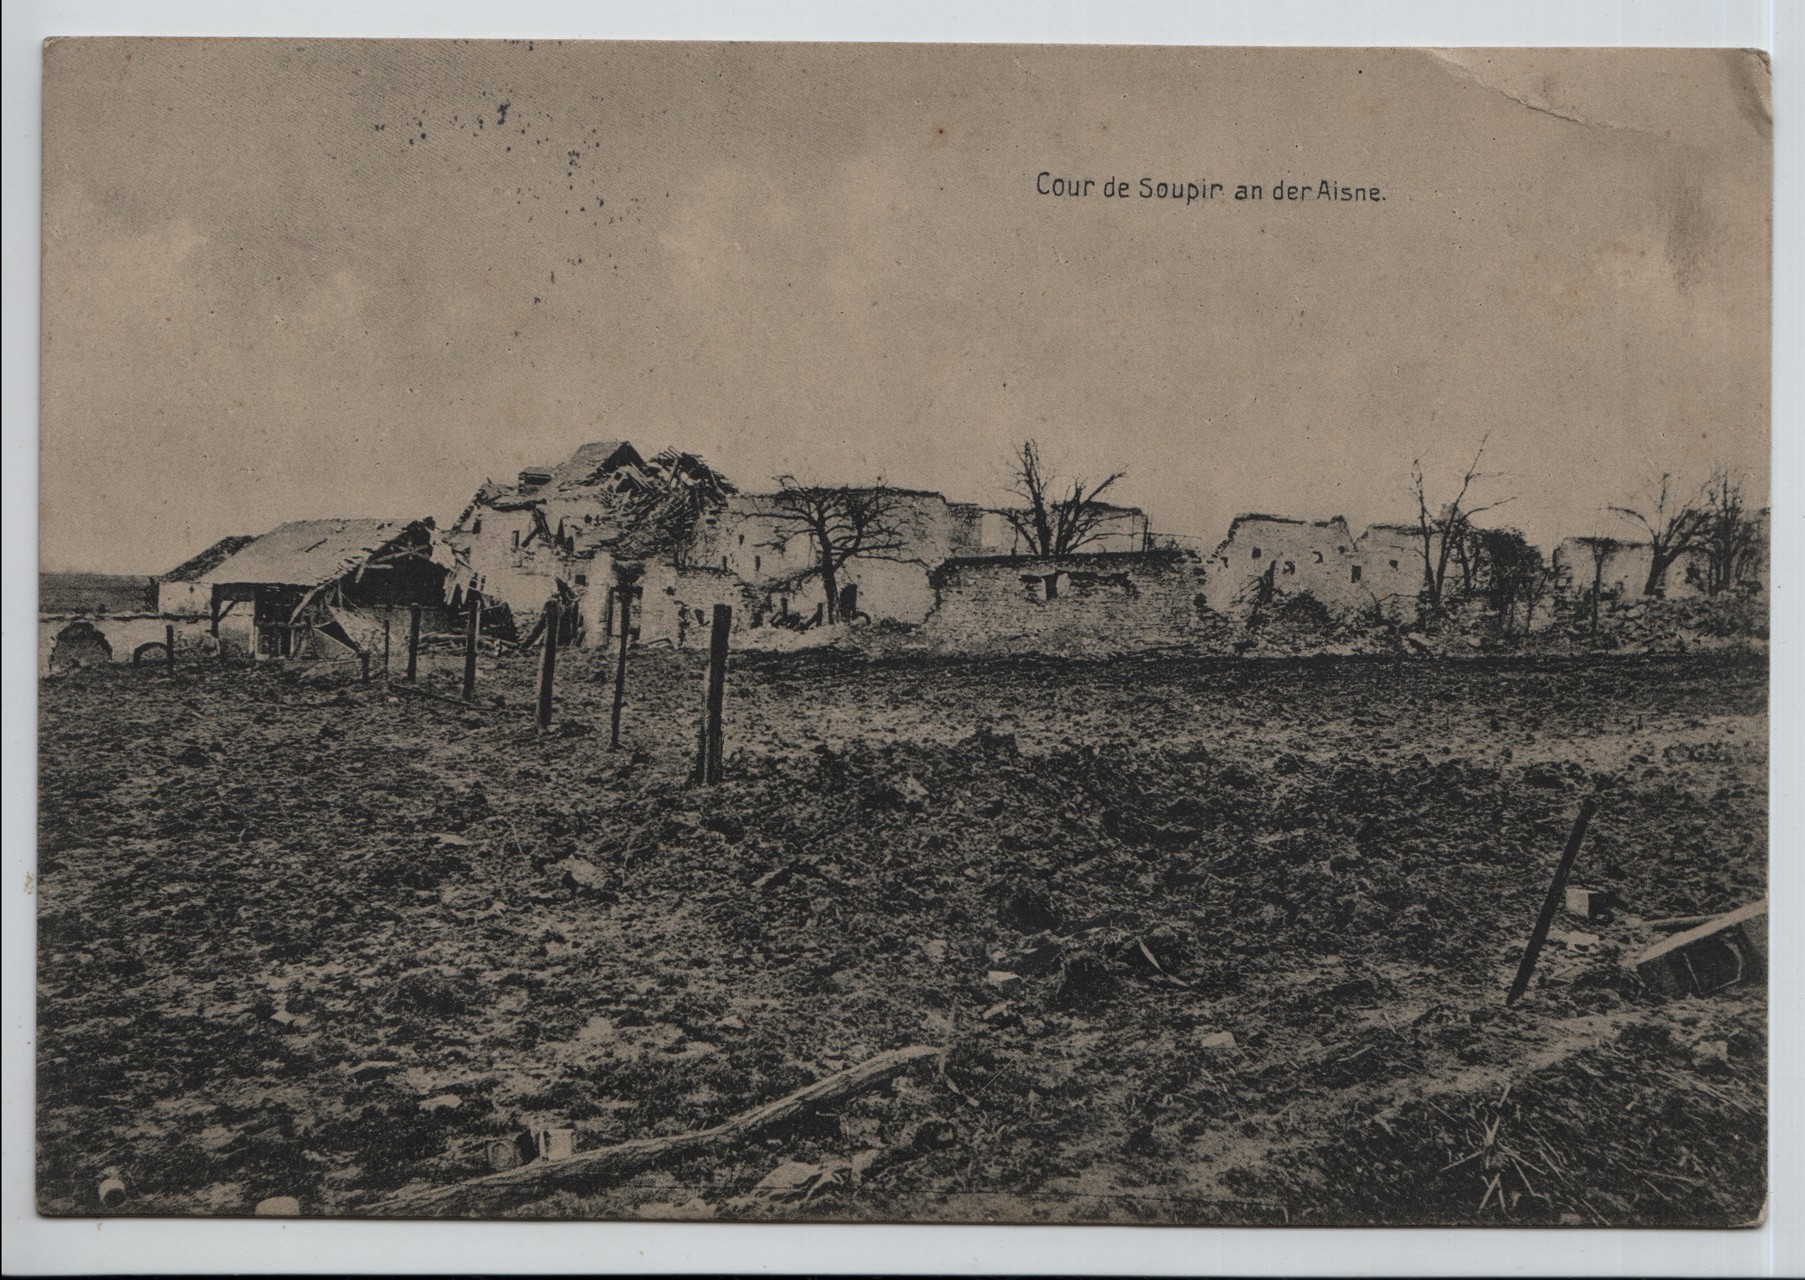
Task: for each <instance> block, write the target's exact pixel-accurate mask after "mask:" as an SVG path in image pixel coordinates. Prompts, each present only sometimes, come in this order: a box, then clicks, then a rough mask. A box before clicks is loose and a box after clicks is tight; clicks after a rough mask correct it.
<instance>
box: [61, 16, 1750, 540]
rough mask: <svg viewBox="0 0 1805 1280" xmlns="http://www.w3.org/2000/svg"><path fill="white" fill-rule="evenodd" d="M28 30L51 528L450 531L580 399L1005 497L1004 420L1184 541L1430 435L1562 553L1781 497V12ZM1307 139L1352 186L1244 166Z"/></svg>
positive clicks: (1409, 503)
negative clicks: (1548, 18)
mask: <svg viewBox="0 0 1805 1280" xmlns="http://www.w3.org/2000/svg"><path fill="white" fill-rule="evenodd" d="M45 71H46V79H45V106H44V111H45V150H44V209H43V215H44V277H43V279H44V284H43V288H44V302H43V332H44V348H43V402H42V411H41V445H40V460H41V495H40V530H41V559H42V563H43V565H44V567H46V568H51V569H88V570H97V571H110V572H121V573H157V572H161V571H164V570H166V569H168V568H170V567H172V566H174V565H175V564H177V563H178V562H180V561H181V560H183V559H186V558H187V557H188V556H190V555H192V554H194V553H195V552H196V551H198V550H199V549H201V548H202V547H205V546H207V545H209V544H210V543H212V542H213V541H215V540H216V539H218V538H220V537H222V536H225V535H227V534H233V533H255V532H260V531H262V530H264V529H267V528H270V527H272V526H273V525H275V524H277V523H280V522H281V521H284V520H290V519H302V518H313V517H324V516H365V515H374V516H396V517H414V516H420V515H431V516H433V517H435V518H437V519H438V520H439V521H440V522H441V523H445V522H449V521H450V520H451V519H452V518H454V517H455V516H456V515H457V514H458V512H459V511H460V510H461V509H462V507H463V506H464V504H465V503H466V502H467V501H468V499H469V497H470V495H471V493H472V492H473V491H474V490H475V489H476V487H477V486H478V485H479V484H480V483H481V482H482V481H483V480H484V479H485V478H486V477H495V478H497V479H509V478H511V477H512V476H513V475H514V473H515V472H517V471H518V470H519V469H520V468H521V467H522V466H524V465H528V464H533V463H543V462H553V461H556V460H558V459H561V458H563V457H565V456H567V455H568V454H570V453H571V452H572V451H573V450H574V449H575V448H576V447H577V445H579V444H581V443H583V442H584V441H586V440H594V439H604V438H607V439H613V438H625V439H629V440H631V441H633V443H634V444H635V445H637V446H639V447H640V448H641V450H642V452H646V453H650V452H652V451H655V450H657V449H659V448H662V447H665V446H667V445H676V446H679V447H683V448H686V449H690V450H693V451H696V452H699V453H701V454H703V455H704V456H705V457H707V458H708V459H709V460H710V461H711V462H712V463H714V464H715V465H716V466H717V467H719V468H721V469H722V470H723V471H725V472H726V473H727V474H728V475H729V476H731V477H732V478H734V479H735V480H736V481H737V482H738V483H739V484H740V485H741V486H742V487H744V488H759V487H763V486H765V485H768V484H769V483H771V481H772V478H773V477H775V476H778V475H782V474H794V475H797V476H799V477H802V478H804V479H808V480H818V481H824V482H839V481H844V482H857V483H866V482H870V481H872V480H875V479H878V478H882V479H885V480H887V481H890V482H892V483H896V484H899V485H905V486H908V487H916V488H930V489H938V490H940V491H942V492H944V493H946V494H947V495H948V496H949V497H950V498H954V499H957V500H967V501H978V502H984V503H992V502H1001V501H1003V500H1004V498H1005V494H1004V489H1005V488H1006V486H1007V484H1008V480H1009V476H1008V467H1007V462H1008V458H1009V455H1010V453H1011V450H1012V447H1013V446H1014V445H1015V444H1017V443H1019V442H1020V441H1021V440H1024V439H1027V438H1034V439H1036V440H1038V441H1039V442H1040V444H1041V445H1042V447H1043V450H1044V451H1045V453H1046V454H1048V455H1049V456H1050V457H1051V458H1053V459H1055V460H1057V461H1058V462H1059V463H1060V464H1061V465H1062V469H1063V470H1064V471H1066V472H1067V473H1068V474H1073V475H1080V476H1085V477H1091V478H1094V477H1096V476H1098V475H1101V474H1104V473H1107V472H1112V471H1117V470H1123V471H1125V472H1126V473H1127V474H1126V476H1125V478H1124V479H1123V480H1122V481H1120V482H1119V483H1118V485H1117V486H1116V488H1115V489H1114V490H1112V496H1113V497H1114V498H1116V500H1118V501H1122V502H1129V503H1134V504H1136V505H1139V506H1142V507H1144V508H1146V509H1147V510H1148V511H1149V513H1150V514H1151V515H1152V517H1153V520H1154V523H1155V526H1156V528H1158V529H1160V530H1161V531H1165V532H1170V533H1174V534H1178V535H1183V536H1187V537H1190V538H1193V539H1195V540H1197V541H1198V542H1199V543H1201V544H1202V545H1203V546H1204V548H1205V549H1206V550H1207V548H1208V546H1210V545H1213V544H1214V542H1215V541H1216V540H1217V539H1219V538H1220V537H1221V536H1222V534H1223V532H1224V531H1225V529H1226V526H1227V524H1228V522H1229V520H1230V519H1231V518H1232V517H1233V516H1234V515H1235V514H1237V513H1238V512H1241V511H1250V510H1258V511H1271V512H1279V513H1284V514H1292V515H1297V516H1305V517H1312V518H1323V517H1326V516H1329V515H1335V514H1343V515H1346V516H1347V517H1348V518H1349V519H1350V521H1352V522H1353V523H1354V524H1355V525H1356V527H1358V526H1360V525H1362V524H1364V523H1366V522H1369V521H1375V520H1392V519H1400V518H1406V517H1408V516H1410V515H1411V514H1413V511H1414V507H1413V503H1414V498H1413V497H1412V495H1411V493H1410V489H1409V481H1410V466H1411V462H1412V459H1414V458H1417V457H1419V456H1420V457H1422V458H1423V460H1424V466H1425V468H1426V470H1427V472H1428V475H1429V478H1430V484H1431V497H1432V498H1434V497H1437V496H1438V495H1443V494H1446V493H1448V492H1449V491H1450V489H1451V486H1453V485H1454V484H1456V483H1457V482H1458V477H1459V475H1460V473H1461V472H1463V471H1464V470H1465V468H1466V466H1467V464H1468V462H1469V460H1470V459H1471V458H1472V457H1473V455H1474V453H1475V451H1476V450H1477V449H1478V448H1479V447H1480V444H1481V442H1482V441H1483V442H1484V445H1485V451H1486V452H1485V458H1484V463H1483V470H1485V471H1486V472H1487V473H1488V478H1487V479H1485V480H1483V481H1482V482H1481V484H1480V486H1479V491H1478V492H1479V496H1480V498H1481V500H1483V501H1494V500H1497V499H1502V498H1507V497H1508V498H1512V499H1513V500H1512V501H1510V502H1508V503H1506V504H1505V505H1503V506H1500V507H1498V508H1497V509H1496V510H1495V511H1493V512H1492V513H1490V515H1489V517H1488V518H1489V519H1491V520H1493V521H1495V522H1497V523H1501V524H1511V525H1515V526H1517V527H1520V528H1522V529H1523V530H1524V531H1525V532H1527V533H1528V534H1529V535H1530V536H1531V537H1532V538H1533V539H1535V540H1537V541H1539V542H1542V543H1543V544H1544V545H1548V544H1551V543H1552V542H1553V541H1554V540H1556V539H1558V538H1560V537H1562V536H1565V535H1568V534H1575V533H1596V532H1617V533H1625V532H1627V531H1628V530H1627V528H1626V527H1625V526H1623V525H1622V524H1621V522H1617V521H1613V520H1612V518H1611V517H1610V516H1609V515H1608V514H1607V513H1606V510H1605V509H1606V508H1607V507H1608V506H1609V505H1610V504H1613V503H1625V502H1631V503H1633V502H1635V501H1636V500H1637V497H1638V494H1639V493H1641V492H1642V491H1644V490H1645V489H1646V488H1647V487H1648V486H1649V484H1650V482H1651V481H1653V480H1654V479H1655V478H1656V477H1658V476H1659V474H1660V473H1661V472H1662V471H1672V472H1674V473H1675V474H1676V475H1677V476H1679V477H1680V483H1681V486H1682V487H1686V486H1695V485H1697V484H1698V483H1699V482H1701V481H1702V480H1703V479H1704V478H1705V475H1706V473H1707V471H1708V470H1709V469H1710V468H1711V467H1712V466H1713V465H1718V464H1721V465H1724V466H1728V467H1730V468H1731V469H1733V470H1734V471H1736V472H1738V473H1740V474H1741V475H1743V476H1744V477H1745V479H1746V482H1747V485H1748V488H1749V489H1750V491H1751V492H1752V493H1755V494H1758V495H1760V500H1762V501H1765V495H1766V489H1767V483H1768V480H1767V474H1768V473H1767V466H1768V464H1767V456H1768V412H1769V410H1768V385H1769V339H1768V324H1769V285H1768V270H1769V249H1770V244H1769V241H1770V212H1771V144H1770V141H1769V137H1770V133H1771V129H1770V125H1769V108H1768V86H1767V68H1766V65H1765V63H1764V62H1763V61H1762V60H1761V58H1760V57H1759V56H1758V55H1754V54H1746V53H1736V52H1726V51H1701V52H1683V51H1681V52H1674V51H1665V52H1663V51H1631V50H1594V51H1578V52H1575V51H1566V52H1561V51H1538V52H1535V53H1522V54H1509V53H1493V52H1485V51H1477V52H1475V51H1463V52H1457V53H1437V52H1434V51H1427V50H1408V51H1358V50H1340V51H1310V50H1283V49H1271V50H1258V51H1246V50H1225V49H1198V48H1166V49H1134V48H1124V47H1114V48H1110V47H1101V48H1074V47H1060V48H1054V47H1030V46H908V45H889V46H869V45H866V46H856V45H839V46H833V45H791V46H775V45H758V44H737V45H721V44H613V45H609V44H583V43H567V44H559V43H546V42H519V43H474V44H470V43H459V42H432V43H425V42H420V43H383V42H293V41H274V40H272V41H256V42H240V41H171V40H129V39H119V40H93V41H65V42H58V43H54V44H52V45H50V46H48V48H47V51H46V66H45ZM1042 174H1046V175H1047V177H1046V178H1045V179H1042V178H1041V177H1040V175H1042ZM1143 176H1145V177H1147V178H1150V179H1151V180H1153V181H1155V182H1158V181H1178V182H1181V183H1183V182H1198V183H1203V182H1220V183H1222V184H1223V191H1222V193H1221V194H1220V195H1218V196H1216V197H1214V198H1212V199H1207V200H1196V201H1192V202H1190V203H1186V202H1185V201H1182V200H1179V201H1172V200H1159V199H1142V198H1140V196H1139V194H1138V191H1139V184H1140V180H1141V178H1142V177H1143ZM1055 177H1058V178H1063V179H1071V178H1078V179H1083V178H1087V177H1088V178H1090V179H1092V180H1093V186H1092V187H1091V189H1090V192H1089V194H1087V195H1084V196H1081V197H1077V198H1072V197H1065V196H1054V195H1044V194H1041V193H1040V192H1039V191H1038V190H1037V186H1047V185H1050V184H1051V180H1052V179H1053V178H1055ZM1112 177H1115V178H1126V179H1127V180H1128V186H1129V189H1130V191H1131V194H1130V196H1129V197H1128V198H1125V199H1123V198H1113V197H1107V196H1105V195H1104V194H1103V189H1104V184H1105V183H1106V181H1107V180H1108V179H1110V178H1112ZM1325 179H1326V180H1328V181H1329V182H1330V184H1331V185H1333V186H1335V187H1337V188H1339V187H1342V186H1347V187H1354V186H1362V187H1368V188H1371V187H1377V188H1378V189H1379V191H1380V193H1381V194H1382V196H1383V199H1382V200H1378V201H1358V202H1356V201H1319V200H1315V199H1310V200H1301V201H1291V200H1286V201H1274V200H1271V199H1263V200H1260V201H1253V200H1247V201H1237V200H1234V199H1233V198H1232V197H1233V193H1234V190H1235V187H1236V186H1237V185H1239V184H1260V185H1261V186H1262V187H1266V188H1270V187H1271V186H1272V185H1273V184H1275V183H1283V184H1296V185H1299V186H1303V185H1308V186H1309V187H1310V188H1311V189H1312V190H1315V189H1316V185H1317V184H1318V183H1319V182H1321V181H1322V180H1325Z"/></svg>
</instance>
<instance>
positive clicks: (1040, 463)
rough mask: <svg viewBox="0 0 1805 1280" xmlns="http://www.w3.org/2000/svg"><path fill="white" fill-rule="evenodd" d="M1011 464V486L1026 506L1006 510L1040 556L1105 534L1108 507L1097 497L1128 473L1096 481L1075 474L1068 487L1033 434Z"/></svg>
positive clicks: (1065, 553)
mask: <svg viewBox="0 0 1805 1280" xmlns="http://www.w3.org/2000/svg"><path fill="white" fill-rule="evenodd" d="M1010 466H1011V469H1012V471H1013V476H1012V480H1013V483H1012V485H1011V488H1010V492H1012V493H1014V494H1015V495H1016V496H1017V497H1019V498H1021V499H1022V501H1024V502H1025V503H1027V506H1025V507H1021V508H1017V509H1012V510H1005V511H1004V512H1002V515H1003V518H1004V519H1005V520H1007V521H1009V523H1010V524H1011V525H1012V526H1014V528H1015V531H1016V532H1017V533H1018V534H1020V535H1021V537H1022V539H1023V540H1024V541H1025V542H1027V544H1028V547H1029V549H1030V550H1031V551H1032V552H1033V553H1034V554H1035V555H1037V556H1068V555H1071V554H1072V553H1073V552H1075V551H1077V550H1079V549H1080V548H1082V547H1086V546H1088V545H1090V544H1091V543H1093V542H1096V541H1098V540H1099V539H1101V538H1102V537H1103V529H1102V525H1103V523H1104V521H1106V520H1107V519H1108V518H1109V515H1110V508H1109V507H1107V506H1105V505H1103V504H1102V503H1100V502H1098V501H1097V499H1098V498H1099V497H1101V496H1102V494H1103V492H1104V491H1105V490H1106V489H1108V488H1109V487H1110V486H1111V485H1113V484H1114V483H1115V482H1116V481H1118V480H1120V479H1121V478H1122V477H1123V476H1124V475H1126V474H1127V472H1125V471H1114V472H1111V473H1110V474H1109V475H1107V476H1104V477H1103V479H1101V480H1099V481H1098V482H1097V483H1096V484H1087V483H1086V482H1085V481H1083V480H1073V481H1071V484H1070V487H1069V488H1067V487H1066V482H1065V481H1063V480H1058V479H1056V478H1055V477H1054V476H1053V475H1052V473H1051V471H1050V469H1049V468H1048V467H1047V465H1046V462H1045V460H1044V459H1042V457H1041V454H1040V445H1039V444H1037V443H1036V442H1034V441H1033V440H1025V441H1023V442H1022V444H1021V447H1020V448H1018V449H1017V450H1016V451H1015V455H1014V457H1013V458H1011V459H1010ZM1062 491H1063V492H1062Z"/></svg>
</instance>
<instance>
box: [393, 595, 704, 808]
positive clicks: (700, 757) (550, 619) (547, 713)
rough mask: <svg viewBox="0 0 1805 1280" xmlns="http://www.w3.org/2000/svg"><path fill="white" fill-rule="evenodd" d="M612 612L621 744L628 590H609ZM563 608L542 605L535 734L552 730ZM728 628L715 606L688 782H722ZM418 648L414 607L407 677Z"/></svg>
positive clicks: (611, 734) (470, 679) (471, 663)
mask: <svg viewBox="0 0 1805 1280" xmlns="http://www.w3.org/2000/svg"><path fill="white" fill-rule="evenodd" d="M611 590H612V591H613V597H614V606H615V607H614V610H613V612H614V613H615V615H616V617H617V618H618V619H619V623H618V628H617V630H616V634H615V636H614V640H615V659H614V705H613V707H612V709H611V711H610V713H609V718H608V719H609V723H608V745H609V746H610V747H611V748H617V747H619V746H620V724H621V712H622V710H623V709H624V708H625V706H626V701H627V654H628V652H629V650H630V649H631V648H632V644H633V596H634V592H633V590H632V589H631V588H612V589H611ZM481 619H482V596H481V594H480V593H479V592H475V591H472V592H470V593H469V604H468V616H467V617H466V619H465V628H464V700H465V701H466V702H469V701H471V700H473V699H474V698H475V697H476V646H477V638H478V633H479V631H480V630H481ZM563 621H564V606H563V605H562V604H561V603H560V602H559V601H557V600H548V601H547V602H546V605H545V618H544V628H543V632H544V634H543V647H542V648H541V649H540V653H539V690H538V699H537V701H536V705H535V714H534V720H535V723H536V724H537V725H538V727H539V730H540V732H544V731H545V730H547V729H550V728H551V723H552V706H553V690H554V688H555V686H556V682H557V672H558V643H559V635H560V632H561V631H562V629H563ZM732 631H733V608H732V606H731V605H725V604H717V605H716V606H714V616H713V619H712V629H711V631H710V633H709V640H708V678H707V682H706V685H705V690H706V692H705V696H704V702H703V712H702V724H701V731H700V735H699V741H698V743H697V749H696V767H695V770H694V772H693V774H692V780H693V781H695V782H697V783H701V784H704V785H712V784H714V783H717V782H719V781H721V776H722V758H723V742H724V740H725V738H724V730H723V727H722V723H723V719H724V715H725V710H726V700H727V648H728V638H729V636H730V635H731V634H732ZM419 646H420V610H419V607H418V606H415V608H414V610H413V617H412V619H411V623H410V626H409V628H408V649H407V678H408V680H409V681H413V680H415V679H416V677H417V673H418V653H419Z"/></svg>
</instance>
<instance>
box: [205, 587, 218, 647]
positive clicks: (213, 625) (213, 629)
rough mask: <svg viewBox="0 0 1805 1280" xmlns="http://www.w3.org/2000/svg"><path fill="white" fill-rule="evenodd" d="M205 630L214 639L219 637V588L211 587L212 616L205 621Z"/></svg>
mask: <svg viewBox="0 0 1805 1280" xmlns="http://www.w3.org/2000/svg"><path fill="white" fill-rule="evenodd" d="M207 631H208V632H209V633H210V634H211V635H212V636H213V638H214V639H215V640H217V639H219V588H218V587H214V588H213V617H212V619H211V620H210V621H209V622H208V623H207Z"/></svg>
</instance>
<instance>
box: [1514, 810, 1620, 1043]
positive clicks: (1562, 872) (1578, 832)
mask: <svg viewBox="0 0 1805 1280" xmlns="http://www.w3.org/2000/svg"><path fill="white" fill-rule="evenodd" d="M1597 812H1598V800H1597V797H1595V796H1587V797H1586V798H1585V799H1584V800H1583V801H1581V802H1580V806H1579V816H1578V817H1577V818H1575V819H1574V820H1573V831H1572V834H1570V835H1569V836H1568V837H1567V847H1566V849H1565V850H1564V851H1563V852H1562V853H1561V860H1560V863H1559V865H1557V866H1556V867H1555V869H1554V880H1553V881H1552V882H1551V883H1550V884H1549V885H1548V896H1547V897H1546V898H1544V899H1543V900H1542V913H1541V914H1540V915H1539V916H1537V917H1536V922H1535V928H1533V929H1531V930H1530V931H1529V944H1528V945H1527V946H1525V947H1524V948H1523V960H1522V963H1520V964H1518V965H1517V976H1516V979H1515V981H1513V982H1512V983H1511V984H1510V994H1509V995H1507V996H1505V997H1504V1004H1505V1007H1506V1008H1508V1007H1510V1006H1511V1005H1513V1004H1515V1003H1516V1002H1517V1001H1518V1000H1519V999H1521V998H1522V996H1523V993H1524V992H1525V991H1527V990H1529V975H1530V974H1532V973H1534V972H1535V967H1536V957H1537V956H1539V955H1540V954H1541V953H1542V944H1543V943H1544V942H1546V941H1547V940H1548V926H1549V925H1551V924H1553V923H1554V913H1555V912H1556V911H1558V910H1560V905H1561V898H1562V896H1563V894H1564V893H1565V891H1566V888H1567V876H1568V875H1569V874H1570V873H1571V872H1572V870H1573V862H1574V859H1576V858H1578V857H1579V844H1580V841H1582V840H1584V839H1585V838H1586V824H1587V823H1589V822H1591V821H1592V815H1593V814H1594V813H1597Z"/></svg>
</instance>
